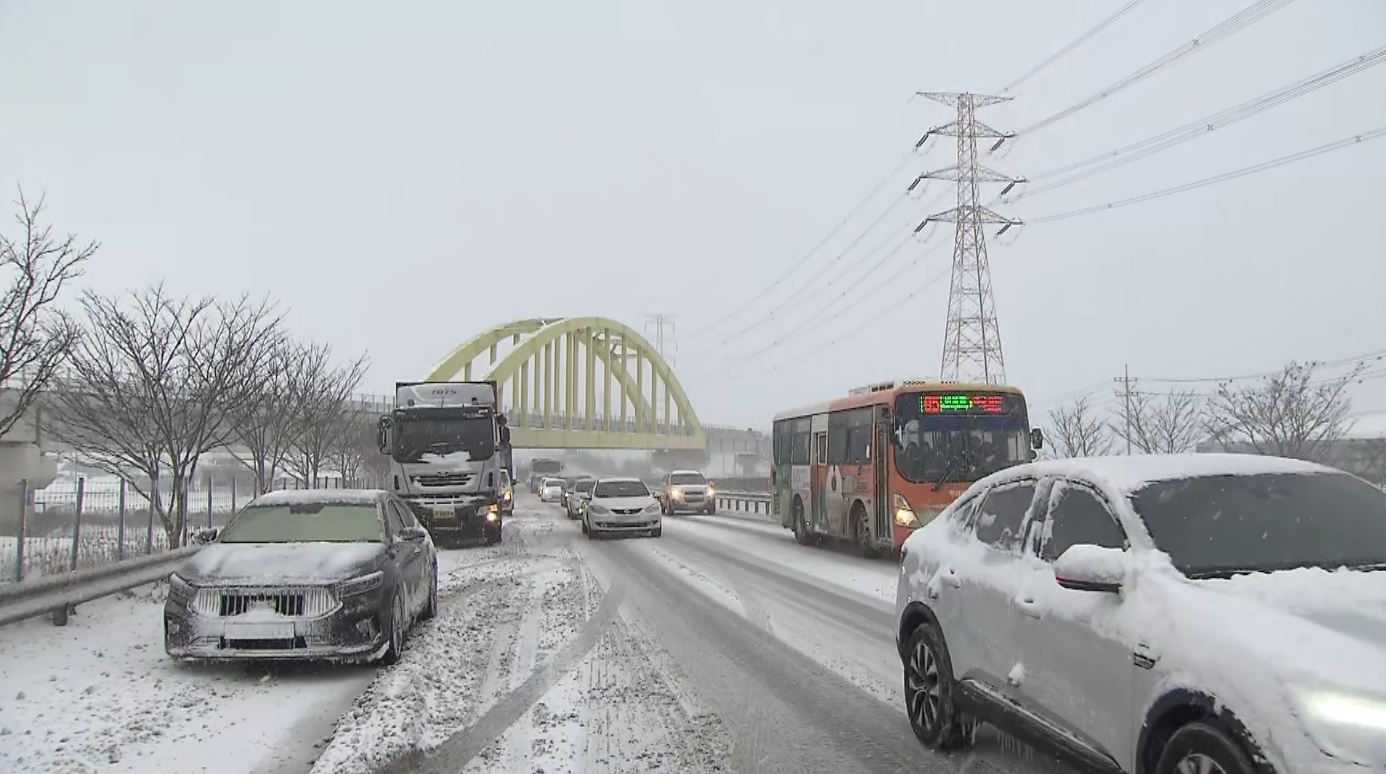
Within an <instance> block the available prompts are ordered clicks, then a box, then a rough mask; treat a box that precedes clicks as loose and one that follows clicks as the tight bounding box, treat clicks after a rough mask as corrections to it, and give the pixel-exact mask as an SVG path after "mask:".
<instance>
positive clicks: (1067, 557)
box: [1054, 543, 1126, 594]
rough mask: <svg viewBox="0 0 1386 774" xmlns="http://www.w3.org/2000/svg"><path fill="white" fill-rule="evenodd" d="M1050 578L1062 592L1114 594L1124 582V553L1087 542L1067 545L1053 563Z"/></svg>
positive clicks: (1118, 549) (1117, 549)
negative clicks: (1061, 587) (1065, 590)
mask: <svg viewBox="0 0 1386 774" xmlns="http://www.w3.org/2000/svg"><path fill="white" fill-rule="evenodd" d="M1054 578H1055V580H1057V581H1058V582H1059V585H1060V586H1063V587H1064V588H1066V589H1072V590H1074V591H1101V592H1107V593H1109V594H1115V593H1117V592H1119V591H1121V584H1122V582H1123V581H1124V580H1125V579H1126V552H1125V551H1123V550H1121V549H1120V548H1103V547H1101V546H1094V545H1090V544H1087V543H1080V544H1078V545H1073V546H1069V547H1068V549H1067V550H1066V551H1064V552H1063V554H1062V555H1061V556H1059V558H1058V560H1057V561H1055V562H1054Z"/></svg>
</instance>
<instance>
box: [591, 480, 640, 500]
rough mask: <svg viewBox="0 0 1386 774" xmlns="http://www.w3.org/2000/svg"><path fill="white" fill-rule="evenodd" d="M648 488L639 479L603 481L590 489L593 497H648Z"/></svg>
mask: <svg viewBox="0 0 1386 774" xmlns="http://www.w3.org/2000/svg"><path fill="white" fill-rule="evenodd" d="M649 494H650V490H649V489H647V488H646V487H645V485H644V484H643V483H641V482H639V481H603V482H601V483H600V484H597V487H596V489H593V490H592V496H593V497H594V498H602V497H648V496H649Z"/></svg>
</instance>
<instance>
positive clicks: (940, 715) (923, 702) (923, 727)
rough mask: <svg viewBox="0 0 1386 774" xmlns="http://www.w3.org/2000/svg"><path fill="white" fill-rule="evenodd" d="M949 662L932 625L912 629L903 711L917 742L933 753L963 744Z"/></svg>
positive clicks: (950, 662) (906, 661)
mask: <svg viewBox="0 0 1386 774" xmlns="http://www.w3.org/2000/svg"><path fill="white" fill-rule="evenodd" d="M956 687H957V683H955V682H954V681H953V663H952V661H951V660H949V658H948V647H947V646H946V645H944V644H943V635H942V634H940V633H939V630H938V628H937V627H936V626H934V625H933V624H931V623H926V624H923V625H921V626H919V627H918V628H916V629H915V630H914V634H913V635H911V636H910V641H909V645H908V647H907V648H906V649H905V712H906V713H907V714H908V715H909V718H910V728H912V729H914V735H915V736H917V737H919V741H921V742H923V743H924V744H925V745H927V746H929V747H932V748H933V749H935V750H951V749H954V748H957V747H961V746H962V745H963V743H964V742H965V741H966V734H964V733H963V719H962V713H961V712H960V711H959V710H958V706H957V704H956V703H955V702H954V699H953V691H954V690H955V689H956Z"/></svg>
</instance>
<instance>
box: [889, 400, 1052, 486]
mask: <svg viewBox="0 0 1386 774" xmlns="http://www.w3.org/2000/svg"><path fill="white" fill-rule="evenodd" d="M895 412H896V413H895V416H896V429H895V466H896V469H897V470H899V471H900V475H901V476H904V477H905V479H906V480H908V481H913V482H916V483H922V482H935V483H944V482H954V481H975V480H977V479H979V478H982V477H983V476H987V475H990V474H992V473H995V472H996V471H998V470H1002V469H1004V468H1008V467H1010V466H1012V465H1018V464H1020V463H1022V462H1029V461H1030V440H1029V427H1028V424H1029V422H1028V419H1027V418H1026V415H1025V401H1024V399H1023V398H1021V397H1020V396H1019V395H1016V394H1014V393H907V394H905V395H901V396H900V397H899V399H898V400H897V401H896V406H895Z"/></svg>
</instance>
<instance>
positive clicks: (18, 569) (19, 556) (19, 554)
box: [14, 478, 29, 582]
mask: <svg viewBox="0 0 1386 774" xmlns="http://www.w3.org/2000/svg"><path fill="white" fill-rule="evenodd" d="M28 510H29V479H27V478H21V479H19V542H18V543H17V544H16V545H15V549H14V559H15V562H14V579H15V581H16V582H18V581H22V580H24V528H25V526H27V525H26V524H25V518H26V516H27V515H28Z"/></svg>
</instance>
